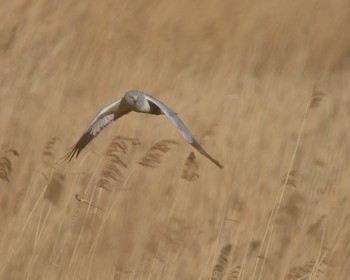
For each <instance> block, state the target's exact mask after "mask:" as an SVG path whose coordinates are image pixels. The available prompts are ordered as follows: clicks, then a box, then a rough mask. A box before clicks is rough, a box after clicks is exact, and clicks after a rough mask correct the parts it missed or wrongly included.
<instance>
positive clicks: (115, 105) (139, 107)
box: [66, 90, 223, 168]
mask: <svg viewBox="0 0 350 280" xmlns="http://www.w3.org/2000/svg"><path fill="white" fill-rule="evenodd" d="M132 111H134V112H138V113H146V114H153V115H161V114H164V115H166V116H167V117H168V118H169V120H170V121H171V122H172V123H174V124H175V125H176V126H177V128H178V129H179V131H180V133H181V134H182V136H183V137H184V138H185V139H186V141H187V142H188V143H189V144H191V145H192V146H193V147H195V148H196V149H197V150H198V151H199V152H200V153H201V154H203V155H204V156H206V157H207V158H208V159H210V160H211V161H212V162H213V163H215V164H216V165H217V166H218V167H220V168H222V167H223V166H222V165H221V164H220V163H219V162H218V161H217V160H215V159H213V158H212V157H211V156H210V155H209V154H208V153H207V152H206V151H205V150H204V149H203V148H202V146H201V145H200V144H199V143H198V142H197V141H196V139H194V137H193V135H192V133H191V132H190V131H189V129H188V128H187V127H186V126H185V124H184V123H183V122H182V121H181V119H180V118H179V117H178V116H177V114H176V113H175V112H174V111H173V110H172V109H170V108H169V107H168V106H166V105H165V104H164V103H163V102H161V101H159V100H158V99H156V98H154V97H152V96H151V95H149V94H147V93H144V92H142V91H138V90H130V91H128V92H126V93H125V95H124V97H122V98H120V99H118V100H115V101H114V102H112V103H111V104H109V105H107V106H106V107H104V108H103V109H101V110H100V111H99V112H98V113H97V115H96V116H95V118H94V119H93V120H92V121H91V123H90V124H89V126H88V127H87V128H86V130H85V131H84V133H83V135H82V136H81V137H80V139H79V140H78V142H77V143H76V144H75V145H74V146H73V147H72V148H71V149H70V151H69V152H68V154H67V155H66V159H67V160H68V161H71V160H72V158H73V157H74V156H75V155H76V157H78V155H79V153H80V152H81V151H82V150H83V149H84V148H85V147H86V145H87V144H88V143H89V142H90V141H91V140H92V139H93V138H94V137H96V136H97V135H98V134H99V133H100V131H101V130H102V129H103V128H105V127H106V126H107V125H108V124H110V123H111V122H113V121H115V120H117V119H119V118H120V117H122V116H123V115H125V114H127V113H129V112H132Z"/></svg>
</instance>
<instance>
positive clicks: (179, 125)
mask: <svg viewBox="0 0 350 280" xmlns="http://www.w3.org/2000/svg"><path fill="white" fill-rule="evenodd" d="M145 96H146V99H147V100H148V101H150V102H152V103H153V104H155V105H156V106H158V107H159V108H160V109H161V110H162V112H163V113H164V114H165V115H166V116H167V117H168V118H169V119H170V121H171V122H172V123H173V124H175V125H176V127H177V128H178V129H179V130H180V133H181V134H182V136H183V137H184V138H185V139H186V141H187V142H188V143H190V144H191V145H192V146H193V147H195V148H196V149H197V150H198V152H200V153H201V154H202V155H204V156H206V157H207V158H208V159H210V160H211V161H212V162H213V163H215V164H216V165H217V166H218V167H220V168H223V166H222V165H221V164H220V162H219V161H217V160H216V159H214V158H212V157H211V156H210V155H209V154H208V153H207V152H206V151H205V150H204V148H203V147H202V146H201V145H200V144H199V143H198V142H197V140H196V139H195V138H194V136H193V135H192V133H191V131H190V130H189V129H188V128H187V127H186V126H185V124H184V123H183V122H182V121H181V119H180V118H179V117H178V116H177V114H176V113H175V112H174V111H173V110H172V109H170V108H169V107H168V106H167V105H165V104H164V103H163V102H161V101H159V100H158V99H156V98H154V97H153V96H151V95H149V94H146V93H145Z"/></svg>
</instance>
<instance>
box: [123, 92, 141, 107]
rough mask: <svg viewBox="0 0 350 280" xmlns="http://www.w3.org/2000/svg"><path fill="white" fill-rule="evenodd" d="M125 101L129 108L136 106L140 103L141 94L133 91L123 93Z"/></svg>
mask: <svg viewBox="0 0 350 280" xmlns="http://www.w3.org/2000/svg"><path fill="white" fill-rule="evenodd" d="M125 100H126V102H127V103H129V104H130V105H131V106H136V105H137V104H138V103H140V102H141V101H142V94H141V93H140V92H138V91H135V90H131V91H128V92H127V93H125Z"/></svg>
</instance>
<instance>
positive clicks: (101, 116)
mask: <svg viewBox="0 0 350 280" xmlns="http://www.w3.org/2000/svg"><path fill="white" fill-rule="evenodd" d="M121 100H122V98H120V99H118V100H116V101H114V102H112V103H111V104H109V105H107V106H106V107H104V108H102V109H101V110H100V111H99V112H98V113H97V114H96V116H95V118H94V119H93V120H92V121H91V123H90V124H89V126H88V127H87V128H86V129H85V131H84V133H83V135H82V136H81V137H80V139H79V140H78V142H76V143H75V144H74V145H73V146H72V147H71V148H70V149H69V151H68V153H67V155H66V156H65V157H64V160H68V162H69V161H71V160H72V158H73V157H74V156H76V157H78V155H79V154H80V152H81V151H82V150H83V149H84V148H85V147H86V145H87V144H89V143H90V141H91V140H92V139H94V138H95V137H96V136H97V135H98V134H99V133H100V132H101V130H102V129H104V128H105V127H106V126H107V125H109V124H110V123H111V122H113V121H115V120H117V119H118V118H120V117H121V116H123V115H125V114H127V113H129V112H130V111H131V110H130V109H129V108H128V107H126V106H123V104H122V103H121Z"/></svg>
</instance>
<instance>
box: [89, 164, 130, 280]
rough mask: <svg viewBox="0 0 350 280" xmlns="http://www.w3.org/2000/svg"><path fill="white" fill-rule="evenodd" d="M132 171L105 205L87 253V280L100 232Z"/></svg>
mask: <svg viewBox="0 0 350 280" xmlns="http://www.w3.org/2000/svg"><path fill="white" fill-rule="evenodd" d="M134 170H135V169H134V168H133V169H132V170H131V171H130V173H129V175H128V176H127V178H126V179H125V180H124V182H123V185H122V186H121V188H120V190H119V191H118V193H117V194H116V195H115V198H114V200H113V201H112V202H111V203H109V204H108V205H107V208H106V211H105V214H104V216H103V219H102V222H101V224H100V226H99V229H98V230H97V233H96V236H95V238H94V240H93V242H92V244H91V247H90V250H89V252H88V257H89V258H90V259H89V269H88V274H87V279H89V276H90V272H91V270H90V269H91V266H92V261H93V258H94V253H95V248H96V244H97V241H98V239H99V237H100V234H101V232H102V229H103V227H104V225H105V224H106V221H107V219H108V217H109V215H110V213H111V210H112V208H113V207H114V206H115V204H116V203H117V200H118V197H119V194H120V192H121V191H122V190H123V189H125V186H126V184H127V183H128V182H129V179H130V178H131V176H132V174H133V173H134Z"/></svg>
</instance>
